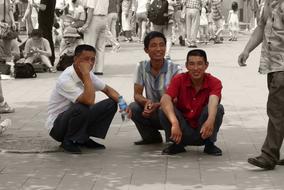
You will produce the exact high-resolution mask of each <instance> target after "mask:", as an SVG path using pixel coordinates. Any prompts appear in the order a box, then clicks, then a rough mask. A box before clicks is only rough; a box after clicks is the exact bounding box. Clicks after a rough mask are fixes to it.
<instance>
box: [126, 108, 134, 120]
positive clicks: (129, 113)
mask: <svg viewBox="0 0 284 190" xmlns="http://www.w3.org/2000/svg"><path fill="white" fill-rule="evenodd" d="M125 112H126V113H127V117H128V119H131V117H132V111H131V109H130V108H129V107H127V108H126V110H125Z"/></svg>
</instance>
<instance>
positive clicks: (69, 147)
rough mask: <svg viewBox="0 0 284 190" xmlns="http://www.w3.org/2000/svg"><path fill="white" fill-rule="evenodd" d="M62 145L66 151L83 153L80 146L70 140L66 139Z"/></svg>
mask: <svg viewBox="0 0 284 190" xmlns="http://www.w3.org/2000/svg"><path fill="white" fill-rule="evenodd" d="M60 146H61V147H62V148H63V149H64V151H65V152H68V153H71V154H81V153H82V151H81V149H80V148H79V146H78V145H77V144H75V143H73V142H72V141H70V140H64V141H63V142H62V144H61V145H60Z"/></svg>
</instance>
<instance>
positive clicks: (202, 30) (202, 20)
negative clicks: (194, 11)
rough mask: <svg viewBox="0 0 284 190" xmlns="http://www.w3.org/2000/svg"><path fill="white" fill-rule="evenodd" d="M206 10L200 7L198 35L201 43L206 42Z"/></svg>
mask: <svg viewBox="0 0 284 190" xmlns="http://www.w3.org/2000/svg"><path fill="white" fill-rule="evenodd" d="M207 12H208V11H207V10H206V8H205V7H202V9H201V15H200V25H199V35H200V42H201V43H205V44H207V43H208V35H209V34H208V18H207Z"/></svg>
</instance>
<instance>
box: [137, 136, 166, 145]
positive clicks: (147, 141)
mask: <svg viewBox="0 0 284 190" xmlns="http://www.w3.org/2000/svg"><path fill="white" fill-rule="evenodd" d="M162 142H163V139H162V137H161V138H152V139H143V140H140V141H136V142H134V144H135V145H147V144H159V143H162Z"/></svg>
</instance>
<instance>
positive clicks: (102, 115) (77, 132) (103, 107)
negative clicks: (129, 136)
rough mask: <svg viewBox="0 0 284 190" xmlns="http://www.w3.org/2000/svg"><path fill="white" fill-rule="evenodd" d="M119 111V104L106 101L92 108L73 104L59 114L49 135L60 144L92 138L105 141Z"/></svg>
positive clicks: (110, 100)
mask: <svg viewBox="0 0 284 190" xmlns="http://www.w3.org/2000/svg"><path fill="white" fill-rule="evenodd" d="M116 111H117V103H116V102H115V101H114V100H112V99H105V100H103V101H100V102H98V103H96V104H94V105H92V106H86V105H84V104H80V103H76V104H73V105H72V106H71V107H70V108H69V109H68V110H66V111H65V112H63V113H61V114H59V115H58V116H57V118H56V120H55V121H54V124H53V128H52V129H51V131H50V133H49V135H50V136H51V137H52V138H54V139H55V140H57V141H59V142H63V141H64V140H70V141H75V142H79V143H84V142H86V141H87V140H88V139H89V137H90V136H93V137H97V138H102V139H104V138H105V136H106V134H107V131H108V129H109V126H110V124H111V122H112V119H113V117H114V115H115V113H116Z"/></svg>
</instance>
